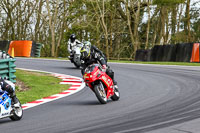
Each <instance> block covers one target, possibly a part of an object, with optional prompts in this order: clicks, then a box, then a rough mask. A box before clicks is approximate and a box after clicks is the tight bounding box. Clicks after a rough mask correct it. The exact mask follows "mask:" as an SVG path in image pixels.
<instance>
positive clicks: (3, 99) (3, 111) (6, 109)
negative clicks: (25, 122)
mask: <svg viewBox="0 0 200 133" xmlns="http://www.w3.org/2000/svg"><path fill="white" fill-rule="evenodd" d="M11 103H12V99H11V98H10V97H9V94H8V93H7V92H6V91H2V90H1V89H0V119H2V118H6V117H10V119H11V120H13V121H17V120H20V119H21V118H22V116H23V110H22V107H21V104H20V102H19V104H18V105H12V104H11Z"/></svg>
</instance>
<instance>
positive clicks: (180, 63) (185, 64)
mask: <svg viewBox="0 0 200 133" xmlns="http://www.w3.org/2000/svg"><path fill="white" fill-rule="evenodd" d="M109 62H117V63H136V64H156V65H181V66H200V63H190V62H153V61H152V62H142V61H121V60H109Z"/></svg>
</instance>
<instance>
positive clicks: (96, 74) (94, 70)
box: [83, 64, 120, 104]
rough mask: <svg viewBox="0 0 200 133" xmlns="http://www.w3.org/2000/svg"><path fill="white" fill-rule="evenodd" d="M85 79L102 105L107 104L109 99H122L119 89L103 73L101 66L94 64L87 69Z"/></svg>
mask: <svg viewBox="0 0 200 133" xmlns="http://www.w3.org/2000/svg"><path fill="white" fill-rule="evenodd" d="M83 79H84V81H85V83H86V84H87V86H89V87H90V89H91V90H92V91H93V92H94V93H95V94H96V97H97V99H98V100H99V102H100V103H101V104H106V103H107V101H108V99H109V98H111V99H112V100H113V101H117V100H119V98H120V93H119V90H118V88H115V87H114V84H113V80H112V79H111V78H110V77H109V76H108V75H107V74H106V73H105V72H103V71H102V68H101V66H100V65H99V64H92V65H90V66H88V67H87V68H86V69H85V74H84V75H83Z"/></svg>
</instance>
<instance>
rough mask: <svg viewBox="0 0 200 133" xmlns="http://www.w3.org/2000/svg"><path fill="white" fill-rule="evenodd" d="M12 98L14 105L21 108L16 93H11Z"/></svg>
mask: <svg viewBox="0 0 200 133" xmlns="http://www.w3.org/2000/svg"><path fill="white" fill-rule="evenodd" d="M10 97H11V99H12V105H14V106H19V100H18V99H17V97H16V94H15V92H13V93H11V94H10Z"/></svg>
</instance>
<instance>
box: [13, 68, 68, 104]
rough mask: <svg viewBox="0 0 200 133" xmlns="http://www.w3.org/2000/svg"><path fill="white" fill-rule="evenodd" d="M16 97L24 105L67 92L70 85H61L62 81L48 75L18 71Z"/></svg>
mask: <svg viewBox="0 0 200 133" xmlns="http://www.w3.org/2000/svg"><path fill="white" fill-rule="evenodd" d="M15 75H16V77H17V82H20V85H18V84H17V85H16V95H17V97H18V99H19V100H20V102H21V103H22V104H24V103H27V102H31V101H34V100H37V99H40V98H43V97H47V96H51V95H53V94H57V93H59V92H62V91H64V90H67V89H68V88H69V86H70V85H60V84H59V82H60V81H61V80H60V79H58V78H56V77H54V76H52V75H50V74H46V73H39V72H30V71H23V70H17V71H16V73H15Z"/></svg>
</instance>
